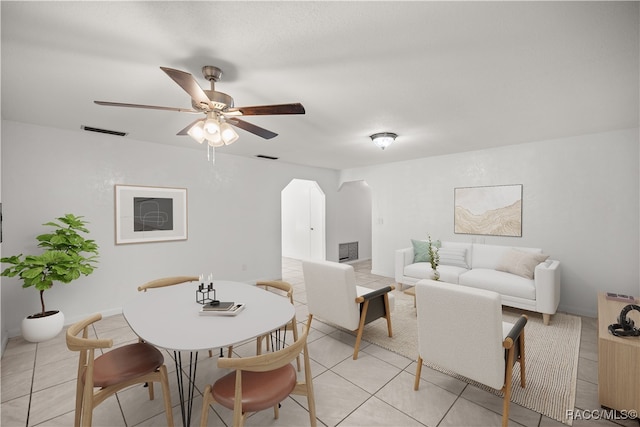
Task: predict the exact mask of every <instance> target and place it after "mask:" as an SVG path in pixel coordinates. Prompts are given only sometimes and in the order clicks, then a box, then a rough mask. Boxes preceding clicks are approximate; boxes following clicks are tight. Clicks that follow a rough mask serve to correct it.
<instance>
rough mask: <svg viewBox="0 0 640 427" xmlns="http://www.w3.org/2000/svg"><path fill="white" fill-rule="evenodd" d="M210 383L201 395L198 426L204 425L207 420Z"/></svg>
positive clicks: (210, 398)
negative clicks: (200, 411)
mask: <svg viewBox="0 0 640 427" xmlns="http://www.w3.org/2000/svg"><path fill="white" fill-rule="evenodd" d="M211 400H212V397H211V385H210V384H207V387H206V388H205V389H204V394H203V396H202V413H201V414H200V427H206V425H207V421H208V420H209V405H210V404H211Z"/></svg>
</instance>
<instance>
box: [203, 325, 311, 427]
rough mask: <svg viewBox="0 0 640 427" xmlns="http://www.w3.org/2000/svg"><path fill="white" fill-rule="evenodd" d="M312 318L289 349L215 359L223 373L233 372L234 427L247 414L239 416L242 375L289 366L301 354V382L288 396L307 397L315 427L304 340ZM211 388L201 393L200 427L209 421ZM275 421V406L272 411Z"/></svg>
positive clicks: (211, 399) (276, 414)
mask: <svg viewBox="0 0 640 427" xmlns="http://www.w3.org/2000/svg"><path fill="white" fill-rule="evenodd" d="M311 319H312V315H309V318H308V320H307V324H306V325H305V327H304V330H303V331H302V335H301V336H300V337H299V339H298V340H296V341H295V342H293V343H292V344H291V345H289V346H287V347H285V348H283V349H282V350H278V351H275V352H271V353H265V354H261V355H257V356H251V357H236V358H220V359H218V367H219V368H225V369H234V370H235V371H236V378H235V399H234V405H233V426H234V427H240V426H242V425H244V421H245V419H246V413H243V412H242V372H243V371H253V372H266V371H271V370H274V369H278V368H280V367H282V366H285V365H286V364H288V363H291V362H292V361H293V360H294V359H295V358H296V357H298V356H299V355H300V353H301V352H303V353H304V354H303V359H304V377H305V379H304V382H300V381H298V382H297V383H296V386H295V388H294V389H293V391H292V392H291V394H296V395H302V396H307V403H308V406H309V420H310V422H311V426H312V427H315V426H316V425H317V421H316V407H315V397H314V393H313V380H312V375H311V364H310V361H309V351H308V348H307V337H308V335H309V327H310V325H311ZM211 390H212V387H211V385H207V387H206V388H205V391H204V396H203V402H202V416H201V418H200V426H201V427H205V426H206V425H207V420H208V417H209V405H210V404H212V403H214V402H215V399H214V398H213V394H212V391H211ZM273 411H274V418H276V419H277V418H278V416H279V410H278V404H276V405H275V406H274V407H273Z"/></svg>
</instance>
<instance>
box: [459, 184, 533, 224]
mask: <svg viewBox="0 0 640 427" xmlns="http://www.w3.org/2000/svg"><path fill="white" fill-rule="evenodd" d="M453 198H454V221H453V223H454V226H453V227H454V233H456V234H481V235H486V236H510V237H522V184H517V185H494V186H487V187H462V188H454V189H453Z"/></svg>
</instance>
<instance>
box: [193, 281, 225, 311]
mask: <svg viewBox="0 0 640 427" xmlns="http://www.w3.org/2000/svg"><path fill="white" fill-rule="evenodd" d="M212 292H213V298H211V293H212ZM196 302H197V303H198V304H202V305H208V306H213V307H215V306H217V305H220V301H219V300H218V299H216V290H215V289H214V288H213V279H212V277H211V275H209V284H205V282H204V278H203V276H202V275H200V285H198V289H197V290H196Z"/></svg>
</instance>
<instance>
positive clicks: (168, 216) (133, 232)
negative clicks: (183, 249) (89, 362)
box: [115, 185, 187, 245]
mask: <svg viewBox="0 0 640 427" xmlns="http://www.w3.org/2000/svg"><path fill="white" fill-rule="evenodd" d="M115 198H116V245H122V244H127V243H147V242H164V241H170V240H186V239H187V189H186V188H167V187H136V186H133V185H116V187H115Z"/></svg>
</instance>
